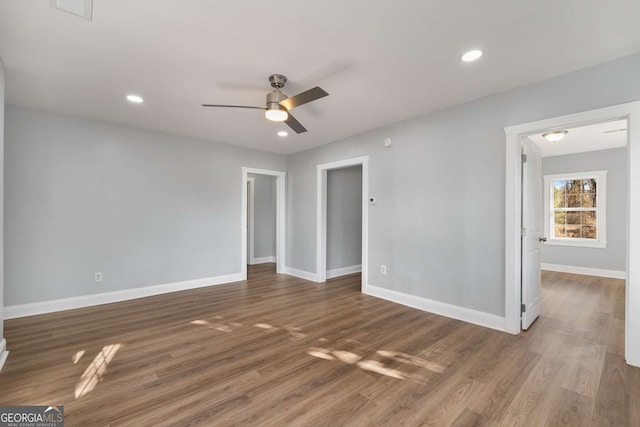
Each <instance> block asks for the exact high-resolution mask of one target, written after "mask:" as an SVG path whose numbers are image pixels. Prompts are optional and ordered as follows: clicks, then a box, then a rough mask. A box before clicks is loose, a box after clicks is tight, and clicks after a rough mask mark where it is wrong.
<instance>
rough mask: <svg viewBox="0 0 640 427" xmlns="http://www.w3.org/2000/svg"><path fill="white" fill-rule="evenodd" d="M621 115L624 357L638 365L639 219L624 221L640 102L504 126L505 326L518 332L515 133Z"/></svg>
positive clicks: (637, 208)
mask: <svg viewBox="0 0 640 427" xmlns="http://www.w3.org/2000/svg"><path fill="white" fill-rule="evenodd" d="M634 118H635V119H634ZM623 119H626V120H628V132H627V146H628V174H627V183H628V186H627V201H628V202H627V206H628V210H627V229H628V234H627V242H626V246H627V259H626V279H627V282H626V290H625V293H626V316H625V359H626V361H627V363H628V364H630V365H633V366H640V224H639V223H637V222H635V223H634V221H631V220H630V219H632V218H638V217H640V133H634V132H633V129H632V127H633V124H634V123H638V122H640V102H632V103H628V104H621V105H617V106H612V107H605V108H601V109H597V110H590V111H585V112H582V113H576V114H571V115H567V116H562V117H556V118H552V119H547V120H541V121H538V122H532V123H525V124H522V125H517V126H511V127H508V128H505V133H506V205H505V209H506V211H505V214H506V216H505V236H506V240H505V331H507V332H510V333H513V334H518V333H520V331H521V323H520V321H521V304H522V298H521V297H522V285H523V281H522V277H523V274H522V273H523V268H522V267H523V266H522V260H523V257H522V256H523V251H522V237H523V235H522V234H523V229H522V228H523V222H522V218H523V206H522V195H523V193H522V192H523V182H522V172H523V168H522V154H523V152H522V147H521V138H522V137H526V136H529V135H534V134H538V133H542V132H545V131H556V130H562V129H567V128H575V127H579V126H585V125H590V124H596V123H603V122H609V121H614V120H623Z"/></svg>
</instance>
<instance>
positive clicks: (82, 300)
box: [4, 273, 243, 319]
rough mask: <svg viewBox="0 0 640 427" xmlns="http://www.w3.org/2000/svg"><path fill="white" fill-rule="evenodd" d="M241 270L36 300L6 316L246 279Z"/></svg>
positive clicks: (6, 311)
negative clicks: (88, 293) (225, 273)
mask: <svg viewBox="0 0 640 427" xmlns="http://www.w3.org/2000/svg"><path fill="white" fill-rule="evenodd" d="M242 280H243V277H242V274H241V273H235V274H228V275H225V276H216V277H205V278H203V279H195V280H186V281H184V282H176V283H166V284H163V285H154V286H145V287H141V288H132V289H123V290H121V291H113V292H104V293H100V294H92V295H82V296H77V297H71V298H63V299H57V300H51V301H42V302H34V303H30V304H20V305H10V306H7V307H5V308H4V318H5V319H15V318H17V317H26V316H35V315H36V314H45V313H53V312H56V311H64V310H72V309H74V308H83V307H91V306H94V305H100V304H109V303H112V302H119V301H126V300H131V299H136V298H144V297H149V296H153V295H160V294H166V293H169V292H177V291H185V290H188V289H196V288H203V287H206V286H213V285H222V284H225V283H232V282H239V281H242Z"/></svg>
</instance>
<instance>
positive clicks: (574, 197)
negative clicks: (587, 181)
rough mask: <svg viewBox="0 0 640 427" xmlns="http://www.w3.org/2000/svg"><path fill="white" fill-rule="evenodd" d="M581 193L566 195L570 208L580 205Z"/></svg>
mask: <svg viewBox="0 0 640 427" xmlns="http://www.w3.org/2000/svg"><path fill="white" fill-rule="evenodd" d="M582 196H583V195H582V194H569V195H568V196H567V205H568V207H570V208H579V207H582Z"/></svg>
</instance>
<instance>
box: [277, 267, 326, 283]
mask: <svg viewBox="0 0 640 427" xmlns="http://www.w3.org/2000/svg"><path fill="white" fill-rule="evenodd" d="M285 274H288V275H289V276H294V277H298V278H300V279H304V280H309V281H311V282H316V283H320V280H318V275H317V274H316V273H312V272H310V271H305V270H298V269H297V268H292V267H285Z"/></svg>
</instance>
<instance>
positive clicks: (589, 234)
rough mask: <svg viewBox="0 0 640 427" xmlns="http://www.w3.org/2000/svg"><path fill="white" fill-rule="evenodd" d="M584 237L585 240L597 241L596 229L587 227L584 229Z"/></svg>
mask: <svg viewBox="0 0 640 427" xmlns="http://www.w3.org/2000/svg"><path fill="white" fill-rule="evenodd" d="M582 237H583V238H585V239H595V238H596V227H592V226H590V225H585V226H584V227H582Z"/></svg>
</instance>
